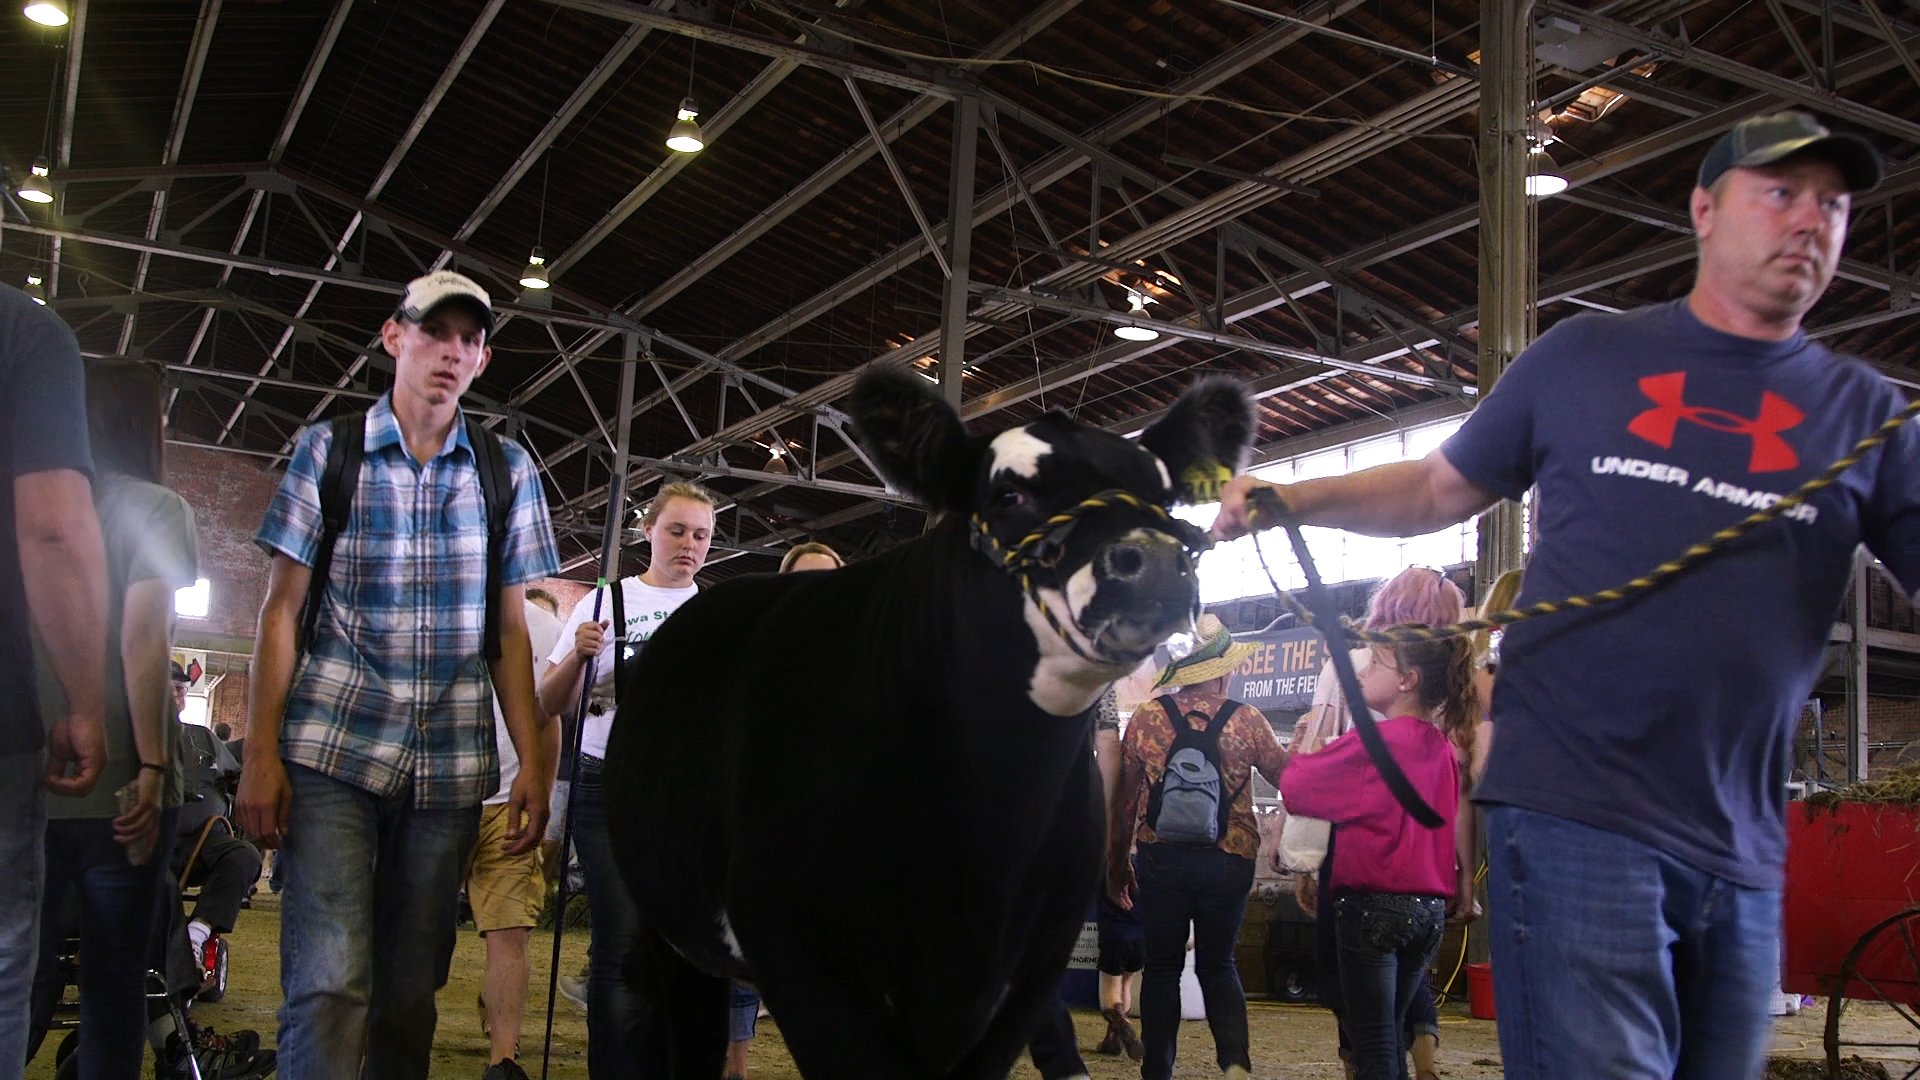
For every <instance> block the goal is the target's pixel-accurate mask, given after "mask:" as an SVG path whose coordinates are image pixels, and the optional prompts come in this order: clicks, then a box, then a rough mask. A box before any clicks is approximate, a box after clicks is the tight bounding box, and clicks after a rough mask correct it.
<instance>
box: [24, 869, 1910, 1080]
mask: <svg viewBox="0 0 1920 1080" xmlns="http://www.w3.org/2000/svg"><path fill="white" fill-rule="evenodd" d="M279 930H280V912H279V905H278V901H277V898H275V897H273V896H271V895H268V894H266V893H265V892H264V890H263V892H262V893H261V895H260V896H259V897H258V898H257V899H256V901H255V906H254V909H253V910H252V911H249V912H247V913H245V914H244V915H243V916H242V917H241V920H240V926H239V929H237V930H236V931H235V932H234V934H233V935H232V937H231V938H230V939H229V941H230V943H231V946H232V957H233V960H232V968H231V973H230V977H229V982H230V986H229V990H228V993H227V997H226V1000H224V1001H221V1002H218V1003H216V1004H210V1005H201V1006H199V1007H198V1008H196V1009H195V1010H194V1016H195V1018H196V1019H197V1020H199V1021H201V1022H202V1023H211V1024H213V1025H214V1026H215V1027H216V1028H218V1029H219V1030H222V1031H226V1030H230V1029H235V1028H253V1029H255V1030H257V1031H259V1032H260V1033H261V1035H262V1037H263V1041H264V1042H265V1043H266V1044H267V1045H272V1043H273V1037H274V1018H273V1012H274V1008H275V1006H276V1005H277V1004H278V1002H279V980H280V934H279ZM562 944H563V947H562V950H561V971H562V972H568V973H570V972H577V971H578V970H579V969H580V964H581V962H582V961H583V960H584V959H585V956H586V932H585V931H584V930H577V931H576V930H569V931H568V932H567V934H566V935H565V936H564V938H563V943H562ZM552 949H553V937H552V935H551V934H544V933H543V934H537V935H536V936H535V938H534V947H533V983H534V989H533V991H532V993H531V994H530V1000H529V1003H528V1007H527V1013H528V1015H527V1033H526V1035H525V1036H523V1039H522V1051H521V1055H520V1056H521V1063H522V1064H523V1066H525V1067H526V1069H527V1071H528V1073H530V1074H531V1075H532V1076H534V1077H536V1078H537V1077H539V1076H540V1042H541V1033H542V1031H543V1030H544V1027H545V1019H546V1004H547V999H546V986H547V973H548V970H549V964H550V958H551V956H552ZM484 966H485V952H484V948H483V946H482V944H481V941H480V938H479V935H477V934H475V933H473V932H471V931H467V932H464V933H462V934H461V937H460V944H459V948H458V951H457V952H456V953H455V954H454V961H453V974H452V978H451V979H450V980H449V982H448V984H447V987H446V989H445V990H443V991H441V993H440V1028H439V1033H438V1036H437V1038H436V1040H435V1049H434V1066H433V1076H434V1077H435V1078H436V1080H437V1078H440V1077H450V1078H466V1080H477V1078H478V1077H479V1076H480V1073H481V1072H482V1071H483V1070H484V1069H485V1068H486V1064H487V1040H486V1039H485V1038H483V1037H482V1036H481V1034H480V1022H479V1017H478V1012H477V1009H476V1005H475V1001H476V998H477V997H478V996H479V990H480V983H481V977H482V973H483V970H484ZM1248 1011H1249V1014H1250V1015H1249V1021H1250V1024H1249V1026H1250V1030H1251V1034H1252V1050H1253V1064H1254V1068H1253V1075H1254V1076H1256V1077H1260V1078H1263V1080H1266V1078H1288V1080H1295V1078H1298V1080H1339V1078H1340V1076H1341V1071H1340V1066H1339V1064H1338V1062H1337V1060H1336V1059H1335V1056H1334V1030H1333V1017H1332V1015H1331V1014H1330V1013H1328V1012H1327V1011H1326V1010H1325V1009H1321V1008H1318V1007H1316V1006H1305V1005H1281V1004H1278V1003H1274V1002H1267V1001H1253V1002H1250V1003H1249V1009H1248ZM1845 1016H1846V1023H1845V1026H1844V1036H1845V1038H1846V1039H1848V1040H1849V1041H1853V1042H1863V1043H1864V1042H1892V1043H1897V1044H1898V1048H1892V1049H1889V1048H1885V1047H1881V1048H1860V1049H1857V1050H1853V1051H1851V1052H1858V1053H1860V1054H1861V1055H1862V1056H1864V1057H1867V1058H1877V1059H1880V1060H1882V1061H1885V1062H1887V1063H1888V1064H1889V1065H1892V1066H1893V1068H1892V1075H1893V1076H1895V1077H1899V1076H1901V1075H1902V1074H1903V1073H1905V1072H1906V1071H1907V1070H1908V1068H1910V1067H1912V1065H1914V1064H1915V1063H1920V1048H1916V1040H1917V1039H1920V1032H1916V1031H1915V1029H1914V1027H1913V1026H1912V1025H1910V1024H1909V1023H1908V1022H1906V1021H1905V1020H1904V1019H1903V1018H1902V1017H1900V1016H1897V1015H1895V1014H1894V1012H1893V1011H1892V1010H1890V1009H1888V1008H1887V1007H1885V1006H1879V1005H1867V1004H1864V1003H1855V1004H1852V1005H1850V1006H1849V1007H1848V1010H1847V1012H1846V1014H1845ZM1074 1019H1075V1022H1076V1023H1077V1024H1078V1026H1079V1028H1080V1043H1081V1047H1082V1051H1083V1053H1085V1055H1086V1058H1087V1064H1088V1066H1089V1070H1090V1072H1091V1074H1092V1076H1093V1078H1094V1080H1123V1078H1124V1080H1132V1078H1134V1077H1137V1076H1138V1075H1139V1067H1138V1066H1137V1065H1134V1064H1133V1063H1132V1062H1130V1061H1127V1060H1125V1059H1124V1058H1111V1057H1102V1056H1100V1055H1097V1054H1094V1053H1092V1052H1091V1050H1092V1047H1093V1046H1094V1045H1095V1043H1097V1042H1098V1041H1099V1038H1100V1035H1101V1033H1102V1032H1103V1031H1104V1022H1103V1021H1102V1020H1101V1019H1100V1017H1099V1016H1098V1015H1097V1014H1094V1013H1091V1012H1082V1013H1076V1014H1075V1017H1074ZM1440 1023H1441V1032H1442V1034H1441V1039H1442V1044H1441V1071H1442V1073H1443V1074H1444V1075H1445V1076H1447V1077H1449V1078H1459V1080H1487V1078H1495V1077H1499V1076H1501V1075H1502V1072H1501V1068H1500V1047H1499V1041H1498V1037H1497V1035H1496V1029H1495V1025H1494V1024H1493V1022H1491V1021H1486V1020H1474V1019H1472V1018H1470V1017H1469V1016H1468V1015H1467V1009H1466V1003H1465V1002H1464V1000H1462V1001H1456V1002H1450V1003H1447V1004H1444V1005H1442V1007H1441V1020H1440ZM1825 1023H1826V1015H1825V1010H1824V1008H1823V1007H1821V1006H1818V1005H1816V1006H1813V1007H1811V1008H1808V1009H1806V1010H1803V1011H1802V1012H1801V1013H1800V1015H1798V1016H1793V1017H1783V1018H1781V1019H1780V1021H1779V1022H1778V1024H1777V1026H1776V1028H1775V1041H1774V1053H1775V1054H1776V1055H1779V1056H1783V1057H1793V1058H1808V1059H1811V1058H1819V1057H1822V1056H1823V1054H1824V1050H1823V1048H1822V1047H1823V1043H1822V1037H1823V1032H1824V1026H1825ZM586 1040H587V1030H586V1017H585V1015H584V1014H583V1013H582V1012H581V1011H580V1010H579V1009H578V1008H576V1007H574V1005H573V1004H572V1003H570V1002H568V1001H567V1000H565V999H564V998H562V999H561V1000H560V1001H559V1003H558V1007H557V1008H556V1009H555V1011H554V1034H553V1056H552V1062H551V1067H550V1071H549V1073H548V1075H549V1076H551V1077H554V1078H557V1080H584V1078H585V1077H586V1074H587V1070H586ZM58 1041H59V1038H58V1033H55V1035H54V1036H53V1037H50V1038H49V1039H48V1040H47V1048H46V1049H43V1050H42V1051H41V1053H40V1056H39V1058H38V1059H36V1060H35V1061H34V1062H32V1063H31V1064H30V1065H29V1066H28V1068H27V1074H26V1075H27V1078H28V1080H47V1078H50V1077H51V1076H52V1075H53V1049H52V1048H53V1046H55V1045H57V1043H58ZM1180 1043H1181V1055H1180V1057H1181V1061H1180V1064H1179V1066H1178V1068H1177V1069H1176V1070H1175V1075H1176V1076H1178V1077H1195V1078H1199V1077H1215V1076H1218V1075H1219V1073H1218V1071H1217V1070H1216V1069H1215V1068H1214V1065H1213V1053H1212V1050H1213V1048H1212V1044H1211V1038H1210V1036H1209V1035H1208V1033H1207V1028H1206V1024H1205V1023H1203V1022H1190V1023H1187V1024H1185V1025H1184V1026H1183V1028H1182V1030H1181V1033H1180ZM1896 1063H1899V1064H1896ZM749 1073H750V1075H751V1076H753V1077H755V1078H756V1080H798V1077H799V1073H798V1071H797V1070H795V1069H794V1067H793V1060H792V1059H791V1058H789V1057H788V1056H787V1053H786V1050H785V1047H784V1046H783V1045H782V1043H781V1041H780V1036H779V1025H778V1024H777V1023H776V1022H774V1021H772V1020H763V1021H762V1022H761V1024H760V1037H759V1038H757V1039H755V1040H754V1044H753V1051H752V1058H751V1067H750V1069H749ZM1012 1076H1014V1077H1016V1078H1019V1080H1034V1078H1036V1077H1037V1076H1038V1074H1037V1073H1035V1072H1034V1071H1033V1069H1032V1068H1031V1067H1030V1066H1029V1065H1028V1064H1027V1063H1026V1062H1025V1061H1024V1060H1023V1061H1022V1062H1021V1063H1020V1064H1019V1065H1018V1066H1016V1068H1015V1069H1014V1071H1013V1073H1012Z"/></svg>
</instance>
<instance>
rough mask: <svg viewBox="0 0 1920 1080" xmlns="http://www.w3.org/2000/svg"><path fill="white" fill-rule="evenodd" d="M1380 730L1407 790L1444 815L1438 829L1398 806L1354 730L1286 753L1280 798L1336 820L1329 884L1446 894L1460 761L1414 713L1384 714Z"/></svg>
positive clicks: (1450, 883) (1294, 809)
mask: <svg viewBox="0 0 1920 1080" xmlns="http://www.w3.org/2000/svg"><path fill="white" fill-rule="evenodd" d="M1380 736H1381V738H1383V739H1385V740H1386V743H1387V749H1388V750H1389V751H1390V752H1391V753H1392V754H1393V759H1394V760H1395V761H1397V762H1399V763H1400V768H1401V769H1402V770H1404V771H1405V772H1406V774H1407V779H1408V780H1409V781H1410V782H1411V783H1412V784H1413V789H1414V790H1415V791H1417V792H1419V793H1420V797H1421V798H1423V799H1425V800H1426V801H1427V805H1428V806H1431V807H1433V808H1434V809H1435V810H1436V811H1438V812H1439V814H1440V816H1441V818H1443V819H1444V820H1445V822H1446V824H1445V825H1443V826H1442V827H1441V828H1438V829H1428V828H1423V827H1422V826H1421V825H1420V824H1419V823H1417V822H1415V821H1414V820H1413V818H1412V817H1410V816H1408V814H1407V812H1406V811H1405V810H1402V809H1401V808H1400V804H1399V803H1398V802H1395V801H1394V798H1393V793H1392V792H1390V791H1388V790H1387V784H1386V781H1384V780H1382V779H1380V774H1379V773H1378V772H1376V771H1375V770H1374V768H1373V763H1372V762H1370V761H1368V760H1367V751H1366V748H1365V747H1364V746H1362V745H1360V736H1359V735H1358V734H1357V733H1354V732H1348V733H1347V734H1345V735H1342V736H1340V737H1339V738H1337V739H1335V740H1333V741H1332V742H1330V743H1328V744H1327V745H1326V747H1325V748H1323V749H1322V750H1320V751H1319V752H1318V753H1314V754H1296V755H1294V756H1293V757H1292V758H1290V759H1288V761H1287V768H1286V771H1285V772H1284V773H1282V774H1281V776H1280V798H1281V800H1282V801H1283V802H1285V803H1286V805H1287V810H1288V812H1290V813H1295V814H1305V815H1306V816H1308V817H1317V818H1321V819H1324V820H1326V821H1331V822H1333V823H1334V824H1335V825H1337V826H1339V829H1338V835H1337V836H1336V837H1335V839H1334V854H1333V879H1332V881H1331V882H1329V884H1330V885H1331V886H1332V887H1333V888H1335V889H1357V890H1360V891H1362V892H1381V893H1421V894H1426V895H1430V896H1452V895H1453V893H1454V882H1455V877H1454V866H1455V853H1454V843H1453V823H1454V817H1455V815H1456V814H1457V813H1458V812H1459V809H1460V766H1459V763H1458V762H1456V761H1455V760H1454V755H1453V746H1452V744H1450V743H1449V742H1448V741H1447V737H1446V736H1445V735H1443V734H1441V732H1440V729H1439V728H1437V727H1434V726H1433V725H1432V724H1430V723H1428V722H1426V721H1425V720H1422V719H1420V718H1418V717H1414V716H1396V717H1394V718H1393V719H1391V720H1388V721H1385V722H1384V723H1382V724H1381V725H1380Z"/></svg>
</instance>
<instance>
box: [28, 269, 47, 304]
mask: <svg viewBox="0 0 1920 1080" xmlns="http://www.w3.org/2000/svg"><path fill="white" fill-rule="evenodd" d="M27 299H29V300H32V301H33V302H34V303H36V304H39V305H40V306H41V307H46V306H47V287H46V286H45V285H42V284H41V283H40V275H38V274H28V275H27Z"/></svg>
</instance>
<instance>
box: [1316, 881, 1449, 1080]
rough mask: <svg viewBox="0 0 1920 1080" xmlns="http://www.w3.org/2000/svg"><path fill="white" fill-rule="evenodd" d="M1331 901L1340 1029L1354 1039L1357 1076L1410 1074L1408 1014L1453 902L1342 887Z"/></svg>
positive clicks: (1389, 1079) (1371, 1079)
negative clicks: (1408, 1063) (1407, 1034)
mask: <svg viewBox="0 0 1920 1080" xmlns="http://www.w3.org/2000/svg"><path fill="white" fill-rule="evenodd" d="M1333 905H1334V934H1335V937H1336V939H1337V941H1338V943H1339V953H1340V994H1341V1006H1342V1007H1341V1010H1340V1029H1341V1031H1343V1032H1344V1033H1345V1034H1346V1036H1347V1038H1348V1040H1349V1041H1350V1042H1351V1044H1352V1054H1353V1068H1354V1076H1355V1080H1406V1077H1407V1045H1406V1039H1405V1036H1404V1034H1403V1033H1404V1032H1405V1031H1406V1028H1407V1014H1408V1013H1409V1012H1410V1011H1411V1010H1412V1008H1413V999H1414V995H1415V994H1416V993H1417V992H1418V990H1419V988H1420V985H1421V984H1422V983H1424V982H1426V980H1427V967H1428V966H1429V965H1431V964H1432V963H1433V954H1434V952H1435V950H1437V949H1439V948H1440V933H1441V931H1442V930H1443V929H1444V928H1445V927H1446V923H1447V902H1446V900H1444V899H1443V898H1441V897H1438V896H1410V895H1406V894H1403V893H1366V892H1347V891H1345V890H1341V891H1340V892H1337V893H1335V894H1334V898H1333Z"/></svg>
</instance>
